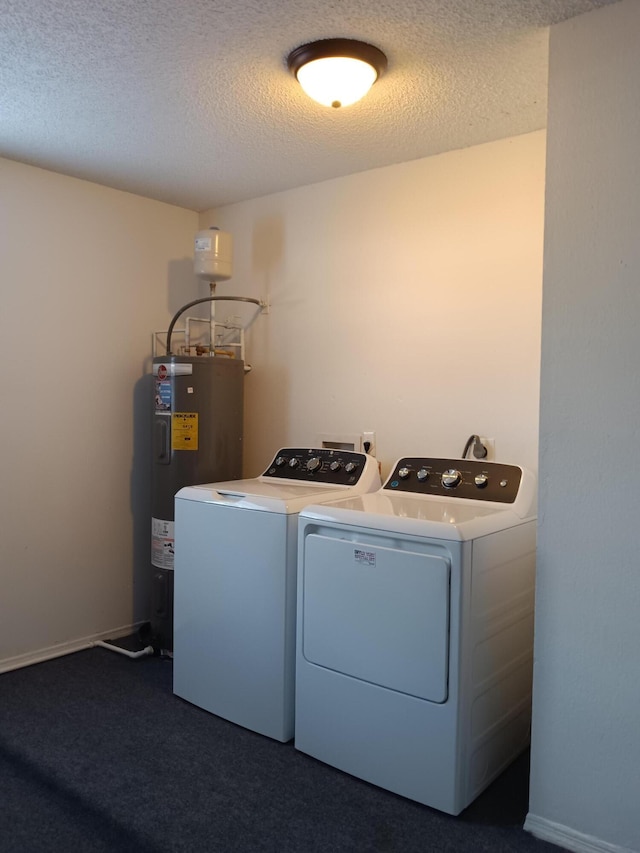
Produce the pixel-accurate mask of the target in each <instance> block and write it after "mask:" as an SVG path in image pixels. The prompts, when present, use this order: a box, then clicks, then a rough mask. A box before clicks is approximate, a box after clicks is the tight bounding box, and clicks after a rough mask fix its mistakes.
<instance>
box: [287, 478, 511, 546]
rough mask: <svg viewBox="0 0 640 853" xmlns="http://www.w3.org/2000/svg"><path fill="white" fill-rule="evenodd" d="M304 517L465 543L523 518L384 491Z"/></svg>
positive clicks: (315, 509)
mask: <svg viewBox="0 0 640 853" xmlns="http://www.w3.org/2000/svg"><path fill="white" fill-rule="evenodd" d="M301 517H304V518H313V519H316V520H321V521H325V522H337V523H339V524H347V525H349V526H351V527H370V528H374V529H378V530H380V529H382V530H385V531H391V532H397V533H405V534H410V535H414V536H423V537H425V536H428V537H429V538H432V539H447V540H457V541H461V540H465V539H475V538H477V537H478V536H486V535H487V534H488V533H495V532H496V531H498V530H502V529H504V528H506V527H513V526H514V525H516V524H521V523H522V519H521V518H519V517H518V516H517V515H516V513H515V512H513V511H512V510H509V509H505V508H504V506H500V507H495V506H491V505H490V504H481V503H480V502H474V501H453V500H447V499H446V498H435V497H432V498H423V497H413V496H412V495H409V494H406V493H399V492H398V493H395V494H394V493H391V494H390V493H389V492H385V491H383V490H382V491H378V492H373V493H372V494H365V495H357V496H352V497H348V498H344V499H342V500H337V501H332V502H331V503H328V504H325V505H323V506H313V505H310V506H307V507H305V509H304V510H303V511H302V512H301Z"/></svg>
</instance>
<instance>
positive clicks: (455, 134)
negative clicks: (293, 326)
mask: <svg viewBox="0 0 640 853" xmlns="http://www.w3.org/2000/svg"><path fill="white" fill-rule="evenodd" d="M613 2H615V0H376V2H372V0H326V2H324V3H319V2H317V0H0V154H1V155H2V156H4V157H8V158H10V159H15V160H20V161H23V162H27V163H31V164H34V165H38V166H42V167H44V168H47V169H52V170H54V171H57V172H62V173H64V174H68V175H75V176H78V177H81V178H86V179H88V180H91V181H95V182H97V183H101V184H105V185H107V186H111V187H116V188H119V189H124V190H128V191H130V192H134V193H138V194H140V195H143V196H148V197H150V198H157V199H161V200H163V201H167V202H171V203H174V204H178V205H182V206H184V207H188V208H192V209H195V210H203V209H206V208H208V207H215V206H217V205H221V204H227V203H230V202H235V201H241V200H243V199H247V198H254V197H257V196H261V195H265V194H267V193H272V192H276V191H279V190H284V189H290V188H292V187H296V186H300V185H303V184H310V183H313V182H315V181H321V180H325V179H328V178H333V177H338V176H341V175H346V174H350V173H353V172H359V171H362V170H365V169H371V168H375V167H378V166H384V165H389V164H391V163H397V162H402V161H405V160H411V159H415V158H418V157H425V156H428V155H431V154H436V153H439V152H442V151H449V150H453V149H456V148H464V147H466V146H469V145H475V144H478V143H482V142H487V141H490V140H494V139H499V138H503V137H506V136H512V135H516V134H520V133H526V132H529V131H532V130H537V129H539V128H541V127H544V126H545V120H546V82H547V39H548V30H547V27H548V26H549V25H550V24H553V23H557V22H559V21H562V20H565V19H567V18H570V17H572V16H574V15H577V14H581V13H583V12H588V11H590V10H592V9H594V8H596V7H598V6H604V5H608V4H609V3H613ZM336 36H340V37H347V38H358V39H361V40H363V41H368V42H371V43H372V44H375V45H376V46H378V47H380V48H381V49H382V50H383V51H384V52H385V53H386V55H387V57H388V60H389V67H388V70H387V72H386V74H385V75H384V76H383V77H382V78H381V79H380V80H379V81H378V82H377V83H376V84H375V85H374V87H373V89H372V90H371V92H370V93H369V95H368V96H367V97H366V98H365V99H364V100H363V101H361V102H360V103H358V104H355V105H353V106H351V107H346V108H344V109H342V110H331V109H327V108H325V107H321V106H319V105H317V104H315V103H314V102H313V101H310V100H309V99H308V98H307V97H306V96H305V95H304V93H303V92H302V90H301V89H300V87H299V86H298V84H297V83H296V81H295V80H294V79H293V77H292V76H291V75H290V74H289V72H288V71H287V68H286V57H287V54H288V53H289V51H290V50H291V49H292V48H294V47H296V46H298V45H299V44H302V43H304V42H306V41H312V40H314V39H320V38H332V37H336Z"/></svg>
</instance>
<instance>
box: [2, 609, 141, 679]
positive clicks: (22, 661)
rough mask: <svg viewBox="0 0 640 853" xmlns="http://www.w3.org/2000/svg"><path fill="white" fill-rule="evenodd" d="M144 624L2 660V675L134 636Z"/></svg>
mask: <svg viewBox="0 0 640 853" xmlns="http://www.w3.org/2000/svg"><path fill="white" fill-rule="evenodd" d="M144 624H145V623H144V620H143V621H142V622H136V623H135V624H133V625H121V626H120V627H119V628H112V629H111V630H110V631H101V632H100V633H99V634H91V635H90V636H89V637H81V638H79V639H77V640H69V642H66V643H58V644H57V645H55V646H49V647H47V648H44V649H37V650H36V651H32V652H25V653H24V654H22V655H16V656H15V657H11V658H5V659H4V660H0V673H3V672H9V671H10V670H12V669H21V668H22V667H23V666H31V665H32V664H34V663H42V662H43V661H46V660H53V658H59V657H62V656H63V655H70V654H72V653H73V652H79V651H82V649H90V648H92V647H93V645H94V643H96V642H97V641H98V640H116V639H118V638H119V637H126V636H127V635H128V634H133V632H134V631H137V629H138V628H139V627H140V626H141V625H144Z"/></svg>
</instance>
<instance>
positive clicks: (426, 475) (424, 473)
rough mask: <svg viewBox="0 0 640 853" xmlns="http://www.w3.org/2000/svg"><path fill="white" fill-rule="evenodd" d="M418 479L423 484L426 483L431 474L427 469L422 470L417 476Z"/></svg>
mask: <svg viewBox="0 0 640 853" xmlns="http://www.w3.org/2000/svg"><path fill="white" fill-rule="evenodd" d="M416 477H417V478H418V479H419V480H420V482H421V483H424V481H425V480H428V479H429V472H428V471H427V469H426V468H421V469H420V470H419V471H418V473H417V474H416Z"/></svg>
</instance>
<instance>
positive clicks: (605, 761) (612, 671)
mask: <svg viewBox="0 0 640 853" xmlns="http://www.w3.org/2000/svg"><path fill="white" fill-rule="evenodd" d="M638 33H640V4H639V3H637V2H636V0H624V2H622V3H620V4H618V5H613V6H610V7H607V8H604V9H601V10H599V11H596V12H592V13H589V14H588V15H584V16H582V17H578V18H575V19H574V20H571V21H568V22H566V23H563V24H561V25H558V26H556V27H554V28H552V31H551V42H550V51H551V53H550V60H551V61H550V75H549V84H550V99H549V125H548V155H547V203H546V240H545V274H544V307H543V358H542V382H541V421H540V484H541V485H540V513H539V514H540V532H539V539H538V581H537V609H536V648H535V673H534V716H533V743H532V776H531V801H530V814H529V817H528V819H527V827H528V828H530V829H531V830H532V831H534V832H535V833H536V834H538V835H541V836H543V837H546V838H549V839H550V840H553V841H555V842H556V843H559V844H562V845H564V846H566V847H568V848H569V849H572V850H589V851H597V850H607V851H613V850H635V851H637V850H640V820H639V819H638V805H639V802H640V799H639V798H640V783H639V780H640V775H639V774H640V770H639V768H640V724H639V720H640V618H639V615H640V525H639V524H638V507H639V505H640V504H639V499H638V494H639V492H638V489H639V485H640V464H639V462H638V460H639V458H640V457H639V455H638V446H639V445H638V441H639V432H638V425H639V424H640V333H639V320H640V286H639V281H640V239H639V232H640V190H639V188H640V157H639V152H640V96H639V92H640V86H639V81H640V54H639V53H638Z"/></svg>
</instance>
